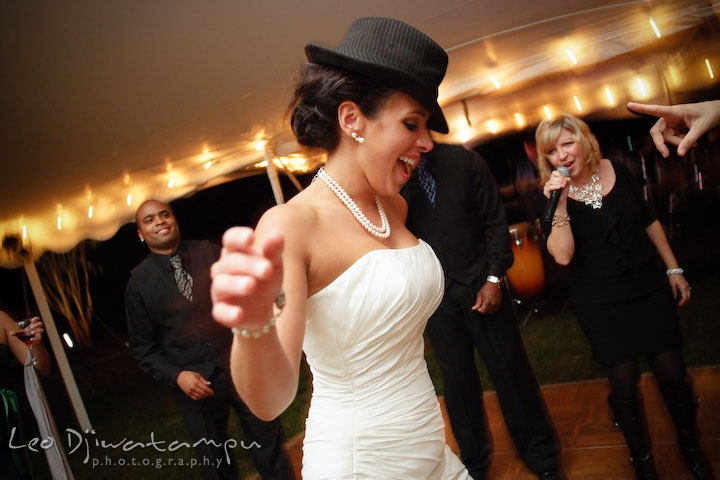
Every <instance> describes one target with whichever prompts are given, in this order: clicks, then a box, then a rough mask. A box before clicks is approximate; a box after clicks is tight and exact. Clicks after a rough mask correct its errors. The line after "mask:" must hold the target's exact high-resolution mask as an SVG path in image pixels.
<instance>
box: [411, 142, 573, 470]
mask: <svg viewBox="0 0 720 480" xmlns="http://www.w3.org/2000/svg"><path fill="white" fill-rule="evenodd" d="M402 194H403V196H404V197H405V199H406V200H407V202H408V217H407V227H408V229H410V231H411V232H413V234H415V235H416V236H417V237H419V238H422V239H423V240H424V241H425V242H427V243H428V244H429V245H430V246H431V247H432V248H433V250H434V251H435V254H436V255H437V256H438V258H439V259H440V263H441V264H442V266H443V270H444V272H445V295H444V296H443V300H442V303H441V304H440V306H439V307H438V309H437V310H436V311H435V313H434V314H433V315H432V316H431V317H430V320H429V321H428V326H427V329H426V332H427V334H428V337H429V338H430V342H431V343H432V345H433V349H434V352H435V356H436V358H437V360H438V363H439V364H440V368H441V370H442V373H443V379H444V385H445V405H446V407H447V410H448V416H449V417H450V424H451V425H452V429H453V433H454V434H455V438H456V440H457V442H458V445H459V446H460V455H461V457H462V459H463V462H464V463H465V465H466V467H467V469H468V471H469V472H470V475H471V476H472V477H473V478H474V479H475V480H479V479H484V478H485V475H486V474H487V470H488V467H489V466H490V461H491V456H492V440H491V438H490V434H489V430H488V426H487V422H486V418H485V412H484V406H483V397H482V393H483V392H482V386H481V384H480V377H479V375H478V371H477V368H476V366H475V349H477V350H478V351H479V352H480V355H481V356H482V359H483V361H484V362H485V366H486V367H487V369H488V372H489V373H490V376H491V377H492V380H493V383H494V385H495V390H496V391H497V395H498V401H499V403H500V407H501V409H502V412H503V416H504V417H505V423H506V425H507V427H508V430H509V432H510V436H511V437H512V439H513V442H514V443H515V447H516V449H517V451H518V454H519V455H520V458H521V459H522V460H523V462H524V463H525V465H526V466H527V467H528V468H529V469H530V470H532V471H533V472H535V473H536V474H537V475H538V478H540V479H562V478H565V477H564V475H563V474H562V471H561V468H560V445H559V443H558V440H557V437H556V433H555V429H554V427H553V425H552V422H551V420H550V418H549V416H548V415H547V411H546V408H545V403H544V401H543V399H542V396H541V395H540V388H539V387H538V384H537V380H536V379H535V374H534V373H533V371H532V367H531V366H530V363H529V361H528V359H527V355H526V353H525V347H524V346H523V343H522V338H521V337H520V332H519V329H518V326H517V321H516V319H515V314H514V311H513V307H512V304H511V300H510V298H509V296H508V295H504V294H503V288H502V278H503V277H504V276H505V271H506V270H507V269H508V268H510V266H511V265H512V263H513V254H512V250H511V246H510V235H509V232H508V226H507V221H506V219H505V210H504V207H503V204H502V200H501V198H500V195H499V193H498V189H497V185H496V184H495V181H494V179H493V177H492V174H491V173H490V169H489V168H488V166H487V164H486V163H485V161H484V160H483V159H482V158H481V157H480V155H479V154H478V153H477V152H474V151H469V150H466V149H464V148H463V147H462V146H459V145H444V144H436V145H435V148H434V149H433V150H432V151H430V152H429V153H428V154H427V155H424V156H423V159H422V160H421V161H420V164H419V166H418V167H417V168H416V171H415V172H414V174H413V176H412V177H411V178H410V180H409V181H408V183H407V184H406V185H405V186H404V187H403V190H402Z"/></svg>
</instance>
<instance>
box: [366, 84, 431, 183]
mask: <svg viewBox="0 0 720 480" xmlns="http://www.w3.org/2000/svg"><path fill="white" fill-rule="evenodd" d="M429 116H430V114H429V112H428V110H427V109H426V108H425V107H423V106H422V105H421V104H420V103H419V102H418V101H417V100H415V99H414V98H413V97H411V96H410V95H408V94H406V93H403V92H395V93H394V94H393V95H391V96H390V98H389V99H388V100H387V101H386V103H385V105H383V107H382V109H381V110H380V112H379V113H378V114H377V115H376V116H375V117H374V118H368V119H367V128H366V130H365V132H364V133H365V135H364V136H365V138H366V141H365V143H364V144H363V145H362V147H363V148H364V149H366V151H365V152H364V153H365V154H366V155H364V156H365V158H366V159H368V163H367V165H368V167H369V171H368V172H367V173H368V179H369V180H370V183H371V185H373V187H374V188H375V190H376V192H377V193H379V194H381V195H395V194H397V193H398V192H399V191H400V188H402V186H403V184H405V183H406V182H407V181H408V179H409V178H410V174H411V173H412V170H413V168H415V167H416V166H417V165H418V163H419V162H420V155H421V154H423V153H425V152H429V151H430V150H432V148H433V142H432V139H431V138H430V132H429V131H428V128H427V121H428V118H429Z"/></svg>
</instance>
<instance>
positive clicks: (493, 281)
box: [487, 275, 502, 287]
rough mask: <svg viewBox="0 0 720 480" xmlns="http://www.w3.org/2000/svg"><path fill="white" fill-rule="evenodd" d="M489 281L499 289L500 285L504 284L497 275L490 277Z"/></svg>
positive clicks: (488, 277)
mask: <svg viewBox="0 0 720 480" xmlns="http://www.w3.org/2000/svg"><path fill="white" fill-rule="evenodd" d="M487 281H488V282H490V283H494V284H495V285H497V286H498V287H500V284H501V283H502V278H500V277H498V276H497V275H488V276H487Z"/></svg>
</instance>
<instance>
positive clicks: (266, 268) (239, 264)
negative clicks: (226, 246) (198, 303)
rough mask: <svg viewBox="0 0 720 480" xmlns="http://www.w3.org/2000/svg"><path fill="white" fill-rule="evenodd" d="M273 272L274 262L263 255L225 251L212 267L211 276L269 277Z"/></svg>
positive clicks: (263, 278)
mask: <svg viewBox="0 0 720 480" xmlns="http://www.w3.org/2000/svg"><path fill="white" fill-rule="evenodd" d="M272 273H273V264H272V263H271V261H270V260H268V259H267V258H265V257H264V256H261V255H256V254H247V253H239V252H236V253H224V254H223V255H222V256H221V257H220V260H218V261H217V262H215V263H214V264H213V265H212V267H210V276H211V277H212V278H213V279H214V278H215V277H217V276H218V275H223V274H227V275H248V276H252V277H257V278H259V279H262V280H265V279H268V278H269V277H270V276H271V275H272Z"/></svg>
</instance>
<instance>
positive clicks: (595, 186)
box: [569, 168, 603, 209]
mask: <svg viewBox="0 0 720 480" xmlns="http://www.w3.org/2000/svg"><path fill="white" fill-rule="evenodd" d="M602 189H603V185H602V183H600V169H599V168H596V169H595V171H594V172H593V174H592V176H591V177H590V183H586V184H584V185H581V186H579V187H576V186H574V185H570V192H569V193H570V194H571V195H572V196H573V197H574V198H575V200H577V201H580V202H585V205H589V206H591V207H592V208H594V209H598V208H600V207H602Z"/></svg>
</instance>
